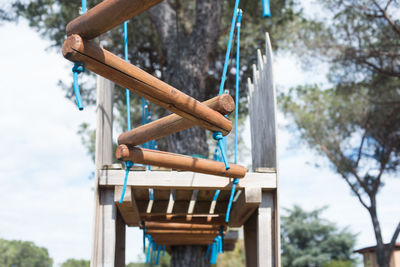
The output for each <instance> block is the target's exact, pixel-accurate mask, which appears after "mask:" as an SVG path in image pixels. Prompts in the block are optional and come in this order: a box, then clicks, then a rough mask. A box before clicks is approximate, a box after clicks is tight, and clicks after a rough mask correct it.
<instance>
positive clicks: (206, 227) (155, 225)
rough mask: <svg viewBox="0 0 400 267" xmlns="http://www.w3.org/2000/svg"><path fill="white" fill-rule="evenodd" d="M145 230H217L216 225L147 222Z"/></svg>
mask: <svg viewBox="0 0 400 267" xmlns="http://www.w3.org/2000/svg"><path fill="white" fill-rule="evenodd" d="M146 229H158V230H165V229H189V230H213V229H214V230H218V229H219V226H218V225H207V224H206V225H205V224H195V223H159V222H147V223H146Z"/></svg>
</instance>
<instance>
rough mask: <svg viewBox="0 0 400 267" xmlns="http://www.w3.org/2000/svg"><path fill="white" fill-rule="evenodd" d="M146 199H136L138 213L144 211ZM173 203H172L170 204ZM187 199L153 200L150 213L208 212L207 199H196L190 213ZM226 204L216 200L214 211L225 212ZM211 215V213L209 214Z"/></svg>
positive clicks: (193, 213)
mask: <svg viewBox="0 0 400 267" xmlns="http://www.w3.org/2000/svg"><path fill="white" fill-rule="evenodd" d="M147 203H148V201H146V200H136V205H137V207H138V209H139V212H140V213H146V206H147ZM171 203H173V205H172V204H171ZM189 203H190V202H189V201H187V200H171V199H170V200H155V201H154V203H153V208H152V211H151V213H152V214H153V215H155V214H157V215H162V214H164V215H168V214H169V215H173V214H174V215H176V214H191V215H194V216H195V215H196V214H209V213H208V212H209V207H210V202H209V201H197V203H196V206H195V208H194V209H193V211H192V212H191V213H189V212H188V207H189ZM171 206H172V207H173V209H172V208H171V209H169V207H171ZM227 206H228V203H227V202H226V201H224V202H218V205H217V207H216V210H215V213H216V214H223V213H226V208H227ZM211 215H212V214H211ZM214 215H215V214H214Z"/></svg>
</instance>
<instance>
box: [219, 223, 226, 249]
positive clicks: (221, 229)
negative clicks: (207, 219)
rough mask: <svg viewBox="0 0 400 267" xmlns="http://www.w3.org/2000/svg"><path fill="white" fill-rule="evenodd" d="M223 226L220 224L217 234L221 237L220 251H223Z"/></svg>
mask: <svg viewBox="0 0 400 267" xmlns="http://www.w3.org/2000/svg"><path fill="white" fill-rule="evenodd" d="M224 228H225V227H224V226H223V225H221V227H220V228H219V235H220V237H221V248H222V252H224V251H225V247H224V246H225V244H224Z"/></svg>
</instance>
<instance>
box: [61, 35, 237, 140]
mask: <svg viewBox="0 0 400 267" xmlns="http://www.w3.org/2000/svg"><path fill="white" fill-rule="evenodd" d="M62 50H63V55H64V57H65V58H66V59H68V60H71V61H73V62H77V61H78V62H83V63H85V67H86V68H87V69H89V70H91V71H93V72H95V73H97V74H99V75H101V76H103V77H104V78H107V79H109V80H111V81H113V82H115V83H117V84H119V85H121V86H122V87H124V88H128V89H129V90H131V91H133V92H135V93H136V94H138V95H140V96H142V97H144V98H146V99H148V100H149V101H151V102H153V103H155V104H158V105H160V106H162V107H164V108H166V109H168V110H170V111H171V112H173V113H175V114H178V115H180V116H182V117H184V118H186V119H189V120H191V121H193V122H195V123H196V124H197V125H199V126H201V127H203V128H205V129H208V130H210V131H218V132H221V133H223V134H224V135H227V134H228V133H229V132H230V131H231V130H232V122H231V121H230V120H228V119H227V118H225V117H224V116H223V115H222V114H221V113H219V112H217V111H215V110H213V109H211V108H209V107H207V106H206V105H204V104H202V103H200V102H199V101H197V100H196V99H194V98H192V97H190V96H188V95H187V94H185V93H183V92H181V91H179V90H177V89H176V88H174V87H172V86H170V85H168V84H167V83H165V82H163V81H161V80H159V79H157V78H156V77H154V76H153V75H151V74H149V73H147V72H145V71H143V70H141V69H139V68H138V67H136V66H134V65H132V64H130V63H128V62H126V61H125V60H123V59H121V58H120V57H118V56H116V55H114V54H112V53H111V52H109V51H107V50H105V49H103V48H101V47H100V46H98V45H96V44H94V43H91V42H89V41H86V40H83V39H82V38H81V37H80V36H79V35H76V34H73V35H71V36H69V37H68V38H67V40H65V42H64V45H63V49H62Z"/></svg>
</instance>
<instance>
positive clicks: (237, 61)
mask: <svg viewBox="0 0 400 267" xmlns="http://www.w3.org/2000/svg"><path fill="white" fill-rule="evenodd" d="M242 14H243V11H242V10H241V9H239V15H238V19H237V23H236V28H237V33H236V37H237V39H236V88H235V89H236V90H235V163H237V148H238V136H237V135H238V117H239V76H240V65H239V60H240V24H241V21H242Z"/></svg>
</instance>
